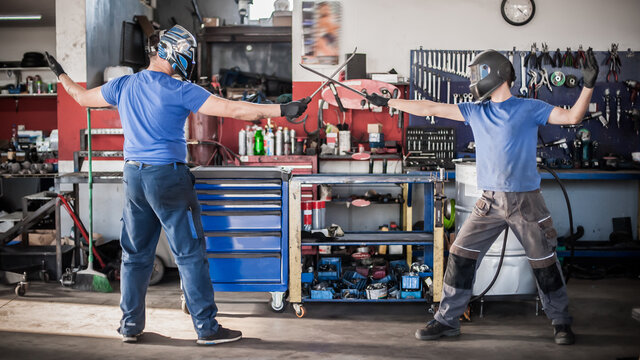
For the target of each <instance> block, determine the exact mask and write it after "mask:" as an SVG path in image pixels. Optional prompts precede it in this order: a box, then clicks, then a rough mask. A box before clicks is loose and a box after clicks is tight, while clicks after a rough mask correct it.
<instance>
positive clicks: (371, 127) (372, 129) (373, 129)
mask: <svg viewBox="0 0 640 360" xmlns="http://www.w3.org/2000/svg"><path fill="white" fill-rule="evenodd" d="M367 132H368V133H381V132H382V124H381V123H375V124H367Z"/></svg>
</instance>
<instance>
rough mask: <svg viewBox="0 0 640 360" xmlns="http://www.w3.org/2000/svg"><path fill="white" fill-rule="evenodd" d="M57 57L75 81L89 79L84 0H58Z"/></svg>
mask: <svg viewBox="0 0 640 360" xmlns="http://www.w3.org/2000/svg"><path fill="white" fill-rule="evenodd" d="M56 59H57V60H58V61H59V62H60V63H61V64H64V70H65V71H66V72H67V74H69V76H70V77H71V78H72V79H73V80H74V81H76V82H86V81H87V36H86V17H85V2H84V1H78V0H56Z"/></svg>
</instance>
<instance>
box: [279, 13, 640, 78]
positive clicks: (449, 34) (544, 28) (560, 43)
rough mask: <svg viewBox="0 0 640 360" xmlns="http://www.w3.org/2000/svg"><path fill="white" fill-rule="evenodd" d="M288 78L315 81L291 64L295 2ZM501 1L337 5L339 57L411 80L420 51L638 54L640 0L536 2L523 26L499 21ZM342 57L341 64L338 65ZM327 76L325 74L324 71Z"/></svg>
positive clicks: (298, 42)
mask: <svg viewBox="0 0 640 360" xmlns="http://www.w3.org/2000/svg"><path fill="white" fill-rule="evenodd" d="M293 3H294V7H293V11H294V15H293V45H292V46H293V51H292V53H293V61H292V62H293V64H294V67H293V79H294V81H317V77H316V76H315V75H313V74H311V73H308V72H306V71H305V70H303V69H302V68H300V67H299V66H296V64H298V63H300V55H301V53H302V50H301V47H302V27H301V26H302V25H301V21H302V20H301V9H300V3H301V0H294V1H293ZM500 4H501V1H500V0H394V1H387V0H348V1H342V6H343V13H342V36H341V43H340V45H341V51H340V52H341V53H342V54H345V53H348V52H351V51H352V50H353V48H354V47H355V46H357V47H358V52H362V53H366V54H367V72H383V71H388V70H389V69H391V68H395V69H396V70H397V71H398V73H400V74H401V75H403V76H406V77H408V76H409V51H410V50H411V49H417V48H419V47H420V46H423V47H424V48H425V49H428V48H430V49H451V50H453V49H477V50H481V49H486V48H493V49H498V50H507V49H511V48H513V47H514V46H515V47H516V48H517V49H518V50H528V49H530V47H531V43H533V42H537V43H538V44H540V42H543V41H545V42H547V44H548V45H549V48H550V49H556V48H558V47H560V48H561V49H562V50H565V48H566V47H567V46H570V47H572V49H574V50H575V49H577V47H578V45H579V44H582V45H583V46H585V48H586V47H588V46H591V47H593V48H594V49H595V50H606V49H607V48H608V47H609V46H610V45H611V43H612V42H616V43H619V44H620V49H621V50H625V51H626V49H627V48H631V49H633V50H636V51H637V50H639V49H640V21H639V20H638V15H639V14H640V1H637V0H561V1H557V0H536V2H535V4H536V14H535V16H534V18H533V20H532V21H531V22H530V23H529V24H527V25H524V26H520V27H517V26H511V25H509V24H508V23H507V22H505V21H504V20H503V19H502V15H501V14H500ZM342 58H343V57H341V59H342ZM323 71H324V72H326V73H330V72H331V68H327V69H326V70H323Z"/></svg>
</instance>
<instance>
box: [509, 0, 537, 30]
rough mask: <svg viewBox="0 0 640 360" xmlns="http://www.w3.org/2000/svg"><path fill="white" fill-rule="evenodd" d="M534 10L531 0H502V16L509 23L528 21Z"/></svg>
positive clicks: (531, 17)
mask: <svg viewBox="0 0 640 360" xmlns="http://www.w3.org/2000/svg"><path fill="white" fill-rule="evenodd" d="M535 12H536V5H535V4H534V2H533V0H502V17H503V18H504V19H505V20H506V21H507V22H508V23H509V24H511V25H515V26H520V25H524V24H526V23H528V22H529V21H531V19H533V14H534V13H535Z"/></svg>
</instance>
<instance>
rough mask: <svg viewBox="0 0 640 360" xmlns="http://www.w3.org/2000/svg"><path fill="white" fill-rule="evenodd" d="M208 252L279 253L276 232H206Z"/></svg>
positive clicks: (279, 243) (279, 248) (278, 234)
mask: <svg viewBox="0 0 640 360" xmlns="http://www.w3.org/2000/svg"><path fill="white" fill-rule="evenodd" d="M204 236H205V239H206V243H207V251H209V252H269V251H273V252H280V250H281V249H282V244H281V237H282V234H281V233H280V232H279V231H278V232H237V233H231V232H219V231H218V232H207V233H205V234H204Z"/></svg>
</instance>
